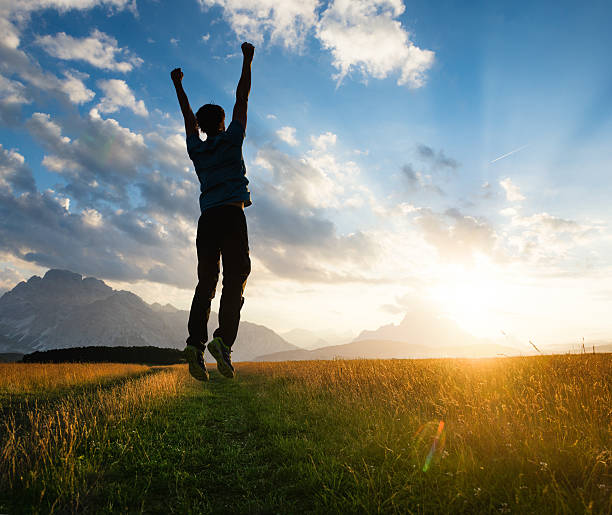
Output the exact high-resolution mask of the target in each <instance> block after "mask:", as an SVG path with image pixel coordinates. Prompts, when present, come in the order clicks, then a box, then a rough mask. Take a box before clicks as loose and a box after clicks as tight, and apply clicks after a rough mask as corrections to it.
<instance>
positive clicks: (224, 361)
mask: <svg viewBox="0 0 612 515" xmlns="http://www.w3.org/2000/svg"><path fill="white" fill-rule="evenodd" d="M208 352H210V353H211V354H212V357H213V358H215V359H216V360H217V370H218V371H219V372H220V373H221V374H222V375H224V376H225V377H229V378H230V379H231V378H233V377H234V366H233V365H232V358H231V353H232V349H231V347H228V346H227V345H225V343H223V340H222V339H221V338H219V337H218V336H217V337H216V338H213V339H212V341H211V342H210V343H209V344H208Z"/></svg>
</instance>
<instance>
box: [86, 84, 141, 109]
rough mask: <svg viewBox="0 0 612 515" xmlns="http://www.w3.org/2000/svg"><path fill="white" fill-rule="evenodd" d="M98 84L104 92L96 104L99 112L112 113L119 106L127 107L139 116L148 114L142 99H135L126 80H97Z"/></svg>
mask: <svg viewBox="0 0 612 515" xmlns="http://www.w3.org/2000/svg"><path fill="white" fill-rule="evenodd" d="M98 86H100V89H102V91H103V92H104V97H102V100H100V103H99V104H98V105H97V108H98V110H99V111H100V112H101V113H114V112H115V111H118V110H119V108H120V107H127V108H128V109H131V110H132V111H134V113H136V114H137V115H140V116H148V115H149V112H148V111H147V108H146V107H145V103H144V101H142V100H136V97H135V96H134V93H133V92H132V90H131V89H130V87H129V86H128V85H127V82H125V81H124V80H120V79H108V80H100V81H98Z"/></svg>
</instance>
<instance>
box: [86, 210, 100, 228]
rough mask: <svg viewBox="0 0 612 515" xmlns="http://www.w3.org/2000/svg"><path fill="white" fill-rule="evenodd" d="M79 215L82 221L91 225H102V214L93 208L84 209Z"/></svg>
mask: <svg viewBox="0 0 612 515" xmlns="http://www.w3.org/2000/svg"><path fill="white" fill-rule="evenodd" d="M81 217H82V220H83V223H84V224H86V225H89V226H91V227H100V226H101V225H102V215H101V214H100V212H99V211H96V210H95V209H93V208H89V209H84V210H83V212H82V213H81Z"/></svg>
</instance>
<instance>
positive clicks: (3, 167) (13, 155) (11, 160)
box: [0, 144, 35, 192]
mask: <svg viewBox="0 0 612 515" xmlns="http://www.w3.org/2000/svg"><path fill="white" fill-rule="evenodd" d="M0 188H4V189H8V190H10V191H13V190H17V191H22V192H31V191H34V190H35V184H34V176H33V175H32V171H31V170H30V168H29V167H28V166H26V164H25V158H24V157H23V156H22V155H21V154H20V153H19V152H17V151H16V150H14V149H11V150H7V149H5V148H4V147H3V146H2V145H1V144H0Z"/></svg>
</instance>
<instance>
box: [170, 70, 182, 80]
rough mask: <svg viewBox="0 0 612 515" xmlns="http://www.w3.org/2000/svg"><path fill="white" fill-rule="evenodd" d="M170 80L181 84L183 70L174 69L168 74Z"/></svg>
mask: <svg viewBox="0 0 612 515" xmlns="http://www.w3.org/2000/svg"><path fill="white" fill-rule="evenodd" d="M170 78H171V79H172V82H181V81H182V80H183V70H181V69H180V68H175V69H174V70H172V71H171V72H170Z"/></svg>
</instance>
